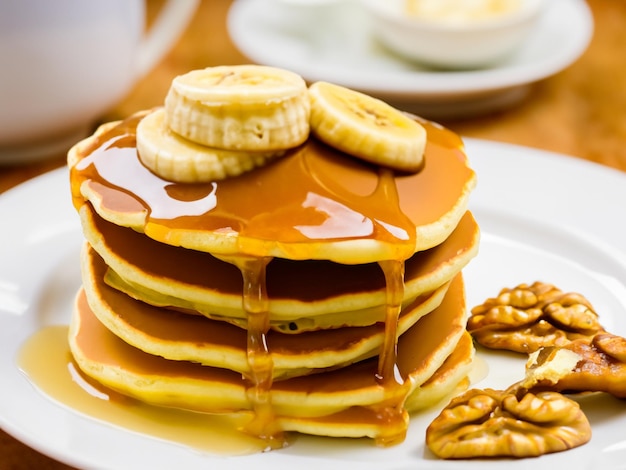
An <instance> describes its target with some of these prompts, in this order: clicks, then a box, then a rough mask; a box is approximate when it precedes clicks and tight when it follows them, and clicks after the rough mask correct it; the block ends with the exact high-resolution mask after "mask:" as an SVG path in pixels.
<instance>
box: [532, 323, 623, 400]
mask: <svg viewBox="0 0 626 470" xmlns="http://www.w3.org/2000/svg"><path fill="white" fill-rule="evenodd" d="M564 353H570V354H572V353H573V354H575V355H576V356H577V357H578V360H577V361H576V362H575V363H574V364H573V365H572V366H571V367H563V368H562V367H560V366H559V365H558V363H559V362H560V358H562V357H564ZM560 369H562V370H560ZM555 370H559V372H558V373H552V372H550V373H547V372H546V371H555ZM523 385H524V387H526V388H528V389H534V390H552V391H564V392H606V393H610V394H611V395H614V396H616V397H618V398H626V338H623V337H621V336H617V335H614V334H611V333H607V332H601V333H598V334H596V335H595V336H593V338H592V339H591V341H586V340H577V341H572V342H571V343H569V344H566V345H563V346H554V347H548V348H543V349H541V350H539V351H537V352H536V353H535V354H533V355H531V356H530V357H529V360H528V363H527V365H526V378H525V380H524V383H523Z"/></svg>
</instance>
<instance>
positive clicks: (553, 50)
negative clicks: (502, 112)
mask: <svg viewBox="0 0 626 470" xmlns="http://www.w3.org/2000/svg"><path fill="white" fill-rule="evenodd" d="M338 2H339V3H337V2H335V4H333V2H330V6H323V7H317V10H315V11H313V10H312V9H311V8H310V7H309V12H306V13H304V18H301V17H297V16H296V15H294V14H293V11H291V12H289V11H287V10H286V9H285V8H280V5H283V6H285V4H289V3H291V2H287V0H236V1H235V2H234V3H233V5H232V8H231V10H230V12H229V16H228V30H229V32H230V35H231V38H232V40H233V42H234V43H235V45H236V46H237V47H238V48H239V50H240V51H241V52H242V53H243V54H244V55H245V56H247V57H248V58H249V59H250V60H252V61H254V62H257V63H262V64H266V65H273V66H277V67H283V68H287V69H290V70H292V71H294V72H297V73H299V74H301V75H302V76H303V77H304V78H305V79H307V80H309V81H316V80H326V81H331V82H334V83H338V84H342V85H345V86H348V87H351V88H354V89H357V90H361V91H364V92H367V93H370V94H372V95H375V96H378V97H380V98H383V99H385V100H387V101H390V102H392V103H394V104H396V105H398V106H402V107H403V108H405V109H407V110H408V111H413V112H417V113H419V114H422V115H426V116H431V117H433V116H435V117H444V116H446V117H447V116H451V115H468V114H474V113H479V112H485V111H488V110H493V109H494V108H498V107H504V106H507V105H510V104H512V103H514V102H516V101H517V100H519V99H521V98H522V97H523V96H525V91H526V87H525V85H527V84H529V83H532V82H535V81H538V80H541V79H543V78H546V77H548V76H550V75H552V74H554V73H556V72H559V71H560V70H562V69H564V68H565V67H567V66H569V65H570V64H571V63H572V62H574V61H575V60H576V59H577V58H578V57H579V56H580V55H581V54H582V53H583V52H584V50H585V49H586V48H587V45H588V43H589V41H590V39H591V36H592V32H593V19H592V16H591V13H590V11H589V8H588V6H587V4H586V3H585V1H584V0H550V1H546V9H545V12H544V14H543V16H542V18H541V20H540V22H539V24H538V26H537V30H536V32H535V33H534V34H533V35H532V36H531V37H530V38H529V40H528V41H527V42H526V43H525V44H524V46H523V47H522V48H521V49H520V50H519V51H517V52H516V53H515V54H513V55H511V57H510V58H509V59H508V60H506V61H504V62H502V63H500V64H499V65H498V66H494V67H492V68H488V69H482V70H474V71H465V72H442V71H433V70H428V69H426V68H421V67H420V66H418V65H415V64H411V63H410V62H407V61H405V60H403V59H400V58H398V57H397V56H394V55H392V54H391V53H389V52H387V51H386V50H385V49H383V48H382V47H381V46H380V45H379V44H378V43H377V42H376V41H375V40H373V39H372V37H371V35H370V33H369V31H368V24H367V23H368V18H367V15H366V13H365V12H364V11H363V10H362V9H361V8H360V6H359V0H338ZM277 5H278V6H277ZM301 8H302V9H306V8H307V7H306V5H305V6H302V7H301ZM322 8H326V9H327V10H325V11H324V10H322ZM326 11H328V12H329V13H326Z"/></svg>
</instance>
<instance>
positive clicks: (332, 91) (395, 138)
mask: <svg viewBox="0 0 626 470" xmlns="http://www.w3.org/2000/svg"><path fill="white" fill-rule="evenodd" d="M309 96H310V98H311V120H310V125H311V131H312V132H313V133H314V134H315V135H316V136H317V137H318V138H319V139H320V140H322V141H324V142H326V143H327V144H328V145H331V146H333V147H335V148H337V149H339V150H341V151H343V152H346V153H349V154H350V155H353V156H356V157H360V158H362V159H364V160H367V161H370V162H372V163H376V164H379V165H384V166H388V167H391V168H394V169H397V170H402V171H417V170H419V169H420V168H421V166H422V162H423V160H424V149H425V147H426V130H425V129H424V127H423V126H422V125H421V124H419V123H418V122H416V121H415V120H413V119H411V118H410V117H408V116H407V115H405V114H403V113H402V112H401V111H399V110H397V109H396V108H394V107H392V106H390V105H388V104H387V103H385V102H383V101H381V100H378V99H376V98H374V97H371V96H369V95H365V94H363V93H359V92H357V91H354V90H350V89H348V88H344V87H342V86H339V85H335V84H332V83H327V82H315V83H313V84H312V85H311V86H310V87H309Z"/></svg>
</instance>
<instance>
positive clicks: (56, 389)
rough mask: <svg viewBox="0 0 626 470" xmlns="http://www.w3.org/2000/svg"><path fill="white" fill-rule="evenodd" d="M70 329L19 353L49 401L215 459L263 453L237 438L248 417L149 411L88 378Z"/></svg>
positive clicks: (41, 334)
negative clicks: (72, 344) (79, 362)
mask: <svg viewBox="0 0 626 470" xmlns="http://www.w3.org/2000/svg"><path fill="white" fill-rule="evenodd" d="M67 335H68V327H67V326H48V327H44V328H42V329H41V330H39V331H37V332H36V333H35V334H33V335H32V336H31V337H30V338H29V339H28V340H27V341H26V342H25V343H24V344H23V345H22V347H21V349H20V351H19V354H18V358H17V362H18V365H19V367H20V369H21V370H22V371H23V372H24V373H25V374H26V375H27V376H28V378H29V380H30V382H31V383H32V384H34V385H35V386H36V387H37V388H38V389H39V390H41V391H42V392H43V393H45V394H46V395H47V396H48V397H50V398H51V399H53V400H54V401H56V402H57V403H60V404H61V405H64V406H66V407H67V408H70V409H72V410H75V411H77V412H79V413H82V414H85V415H87V416H90V417H92V418H94V419H96V420H99V421H101V422H103V423H108V424H110V425H114V426H120V427H122V428H124V429H128V430H130V431H135V432H139V433H141V434H144V435H148V436H152V437H154V438H157V439H163V440H166V441H169V442H173V443H176V444H180V445H183V446H187V447H189V448H192V449H194V450H196V451H201V452H207V453H210V454H212V455H222V456H234V455H247V454H254V453H258V452H262V451H264V450H266V449H267V442H266V441H265V440H263V439H259V438H256V437H254V436H252V435H250V434H248V433H242V432H239V431H238V429H239V428H241V427H242V426H244V425H245V423H246V422H247V421H248V420H249V416H246V415H244V414H241V415H225V414H219V415H213V414H205V413H198V412H190V411H185V410H181V409H177V408H165V407H158V406H153V405H148V404H145V403H143V402H140V401H138V400H135V399H132V398H128V397H126V396H124V395H122V394H120V393H117V392H115V391H113V390H111V389H109V388H107V387H104V386H102V385H100V384H99V383H98V382H96V381H94V380H91V379H90V378H89V377H87V376H85V375H84V374H83V373H82V372H81V370H80V369H79V368H78V366H77V365H76V363H75V362H74V361H73V359H72V355H71V353H70V350H69V346H68V341H67Z"/></svg>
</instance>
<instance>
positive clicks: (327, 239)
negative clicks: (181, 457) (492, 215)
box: [68, 113, 479, 445]
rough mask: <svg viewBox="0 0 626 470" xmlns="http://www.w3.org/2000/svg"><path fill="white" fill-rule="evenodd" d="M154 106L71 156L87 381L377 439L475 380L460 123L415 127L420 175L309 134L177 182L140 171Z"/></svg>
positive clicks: (273, 431)
mask: <svg viewBox="0 0 626 470" xmlns="http://www.w3.org/2000/svg"><path fill="white" fill-rule="evenodd" d="M144 115H145V113H139V114H137V115H135V116H131V117H130V118H128V119H127V120H125V121H121V122H115V123H109V124H106V125H103V126H102V127H101V128H100V129H98V131H97V132H96V133H95V134H94V135H93V136H91V137H89V138H88V139H86V140H85V141H83V142H80V143H79V144H77V145H76V146H75V147H74V148H73V149H72V150H71V151H70V154H69V160H68V161H69V166H70V179H71V188H72V196H73V202H74V205H75V207H76V209H77V210H78V212H79V214H80V218H81V222H82V226H83V229H84V234H85V238H86V243H85V247H84V250H83V254H82V275H83V286H82V288H81V290H80V292H79V294H78V296H77V301H76V304H75V309H74V313H73V317H72V322H71V328H70V348H71V351H72V354H73V356H74V359H75V361H76V362H77V364H78V365H79V367H80V368H81V370H82V371H83V372H84V373H85V374H86V375H88V376H90V377H91V378H93V379H95V380H97V381H99V382H100V383H102V384H103V385H106V386H108V387H110V388H112V389H114V390H116V391H118V392H121V393H123V394H126V395H128V396H131V397H135V398H137V399H139V400H142V401H145V402H148V403H152V404H156V405H164V406H175V407H181V408H185V409H189V410H194V411H200V412H208V413H241V414H245V415H249V416H250V419H249V424H248V425H247V427H246V430H247V431H248V432H251V433H254V434H256V435H258V436H260V437H264V438H268V439H269V440H274V441H281V440H282V435H283V433H284V432H286V431H298V432H301V433H307V434H315V435H325V436H347V437H361V436H369V437H372V438H374V439H376V441H377V442H378V443H379V444H381V445H387V444H393V443H395V442H399V441H401V440H402V439H403V438H404V435H405V432H406V427H407V424H408V419H409V418H408V416H409V412H411V411H414V410H418V409H421V408H424V407H426V406H431V405H432V404H434V403H437V402H438V401H439V400H441V399H442V398H445V397H447V396H449V395H450V394H451V393H453V392H455V391H458V390H459V389H462V388H463V387H465V386H467V374H468V372H469V370H470V368H471V363H472V359H473V352H474V351H473V347H472V342H471V340H470V338H469V336H468V334H467V332H466V331H465V323H466V319H467V309H466V306H465V293H464V285H463V280H462V274H461V270H462V268H463V267H464V266H465V265H466V264H467V263H468V262H469V261H470V260H471V258H472V257H474V256H475V255H476V253H477V249H478V240H479V230H478V227H477V225H476V222H475V220H474V218H473V217H472V215H471V213H470V212H468V211H467V202H468V198H469V194H470V192H471V190H472V189H473V187H474V185H475V174H474V172H473V171H472V170H471V168H469V166H468V162H467V158H466V156H465V154H464V151H463V145H462V142H461V140H460V139H459V138H458V137H457V136H456V135H455V134H453V133H452V132H450V131H448V130H446V129H443V128H441V127H439V126H436V125H434V124H432V123H429V122H426V121H424V122H422V121H420V123H421V124H422V125H423V126H424V127H425V128H426V130H427V134H428V142H427V146H426V151H425V157H424V158H425V163H424V166H423V168H422V169H421V170H420V171H418V172H416V173H411V174H404V173H399V172H393V171H391V170H389V169H385V168H382V167H379V166H376V165H372V164H369V163H366V162H363V161H359V160H357V159H354V158H352V157H350V156H348V155H345V154H343V153H342V152H340V151H338V150H336V149H334V148H331V147H329V146H327V145H325V144H323V143H321V142H319V141H317V140H316V139H315V138H314V137H313V136H311V137H309V139H308V140H307V141H306V142H305V143H304V144H303V145H301V146H299V147H297V148H295V149H292V150H289V151H288V152H287V154H286V155H285V156H283V157H281V158H280V159H278V160H275V161H273V162H271V163H270V164H268V165H266V166H263V167H261V168H257V169H255V170H253V171H250V172H248V173H245V174H243V175H241V176H238V177H235V178H229V179H225V180H221V181H216V182H211V183H202V184H200V183H197V184H189V183H187V184H182V183H173V182H170V181H165V180H163V179H162V178H160V177H158V176H157V175H155V174H154V173H152V172H150V170H148V169H147V168H146V167H144V166H143V165H142V164H141V162H140V160H139V158H138V156H137V150H136V147H135V130H136V126H137V123H138V122H139V120H140V119H141V118H142V117H143V116H144ZM407 252H408V253H409V256H407Z"/></svg>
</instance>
